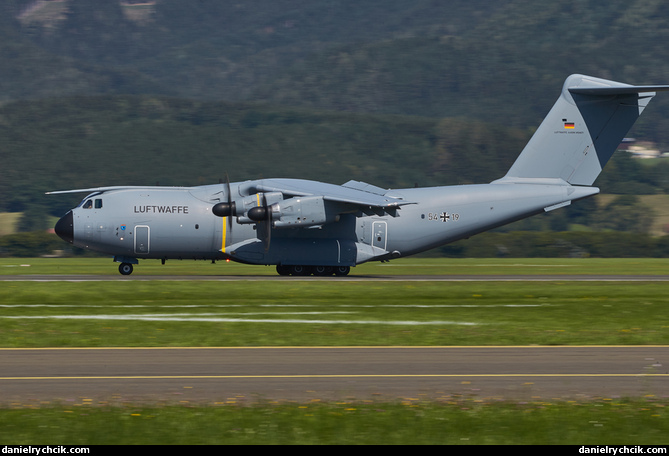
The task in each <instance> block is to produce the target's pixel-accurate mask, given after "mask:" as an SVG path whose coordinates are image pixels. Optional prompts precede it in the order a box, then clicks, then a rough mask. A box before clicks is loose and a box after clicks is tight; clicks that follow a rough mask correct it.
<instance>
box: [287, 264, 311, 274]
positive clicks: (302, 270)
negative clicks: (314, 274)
mask: <svg viewBox="0 0 669 456" xmlns="http://www.w3.org/2000/svg"><path fill="white" fill-rule="evenodd" d="M309 274H311V268H310V267H308V266H301V265H295V266H291V267H290V275H294V276H308V275H309Z"/></svg>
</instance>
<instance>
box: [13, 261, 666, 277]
mask: <svg viewBox="0 0 669 456" xmlns="http://www.w3.org/2000/svg"><path fill="white" fill-rule="evenodd" d="M117 268H118V263H114V262H113V261H112V259H111V258H0V275H26V274H58V275H62V274H86V275H103V274H104V275H110V274H111V275H118V269H117ZM667 273H669V259H667V258H421V257H412V258H404V259H399V260H393V261H390V262H388V263H379V262H374V263H366V264H363V265H360V266H357V267H355V268H351V276H360V275H364V276H386V275H435V276H439V275H459V274H474V275H490V274H493V275H494V274H502V275H509V274H511V275H513V274H518V275H521V274H531V275H545V274H551V275H553V274H566V275H583V274H597V275H601V274H605V275H606V274H612V275H618V274H622V275H629V274H631V275H666V274H667ZM137 275H148V276H151V275H209V276H239V275H272V276H274V275H276V270H275V268H274V266H253V265H245V264H239V263H234V262H225V261H219V262H217V263H216V264H212V263H211V262H208V261H192V260H168V261H167V262H166V263H165V265H161V264H160V261H158V260H141V261H140V263H139V265H136V266H135V271H134V272H133V277H134V276H137Z"/></svg>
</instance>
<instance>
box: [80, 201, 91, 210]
mask: <svg viewBox="0 0 669 456" xmlns="http://www.w3.org/2000/svg"><path fill="white" fill-rule="evenodd" d="M81 207H83V208H84V209H90V208H92V207H93V200H88V201H86V202H85V203H84V205H83V206H81Z"/></svg>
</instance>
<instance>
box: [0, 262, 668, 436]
mask: <svg viewBox="0 0 669 456" xmlns="http://www.w3.org/2000/svg"><path fill="white" fill-rule="evenodd" d="M668 266H669V261H668V260H664V259H648V260H646V259H619V260H610V259H609V260H600V259H574V260H562V259H512V260H499V259H471V260H434V259H419V258H417V259H412V260H409V259H406V260H402V261H397V262H395V261H394V262H391V263H389V264H369V265H363V266H361V267H358V268H355V269H354V270H353V271H352V276H356V275H363V276H366V277H370V276H379V277H383V276H388V275H395V274H403V275H404V274H409V275H411V274H418V275H428V276H430V275H449V274H451V275H452V274H513V273H519V274H565V275H566V277H565V278H564V280H558V281H552V282H438V281H431V280H427V281H421V282H410V281H401V280H394V281H388V280H378V281H364V282H354V281H342V280H338V279H337V278H332V280H326V281H314V280H288V281H248V280H244V279H245V277H244V276H245V275H263V274H269V275H274V274H275V272H274V270H273V268H270V267H249V266H243V265H237V264H226V263H219V264H216V265H213V264H211V263H206V262H187V261H183V262H179V261H174V262H168V263H167V264H166V265H165V266H161V265H160V263H159V262H157V261H149V262H142V263H141V264H140V265H139V266H138V267H136V268H135V274H136V275H137V276H142V275H154V274H155V275H157V274H160V275H168V276H169V275H188V274H194V275H214V276H215V275H224V274H225V275H235V276H239V278H240V280H238V281H231V282H228V281H199V282H198V281H188V280H185V281H170V280H165V281H139V280H133V278H134V277H136V276H135V275H133V276H130V277H128V278H125V279H124V280H120V281H88V282H61V281H58V282H20V281H8V282H0V306H1V307H0V309H1V310H0V346H1V347H70V346H268V345H274V346H280V345H505V344H507V345H526V344H538V345H546V344H564V345H568V344H579V345H588V344H592V345H625V344H635V345H638V344H661V345H666V344H669V313H668V312H667V304H668V301H669V294H668V293H667V286H669V284H666V283H663V282H573V281H569V280H568V276H569V275H573V274H648V275H654V274H657V275H660V274H663V273H664V271H665V270H667V267H668ZM0 274H3V275H7V274H20V275H25V274H55V275H61V274H90V275H98V274H114V275H116V274H118V273H117V271H116V265H115V264H114V263H112V262H111V260H108V259H1V260H0ZM0 387H1V385H0ZM668 405H669V399H668V398H659V397H643V398H629V399H628V398H600V399H591V400H583V401H565V400H556V401H553V402H545V401H537V402H526V403H516V402H510V401H505V400H503V399H501V398H500V399H496V400H491V399H482V398H477V397H475V396H473V397H452V398H450V399H445V400H444V401H441V402H420V401H418V400H416V399H411V398H406V399H399V400H398V401H397V402H394V403H320V402H315V403H303V404H298V403H282V404H276V403H267V404H254V405H244V404H241V403H238V402H235V401H234V400H232V401H230V403H225V404H210V405H206V406H203V405H195V404H182V405H176V404H171V405H155V406H147V405H142V406H138V405H134V404H116V405H110V404H93V403H92V402H90V401H87V400H86V399H85V398H81V401H80V402H78V403H70V404H60V403H45V404H38V405H36V404H34V403H30V402H26V403H16V404H14V405H12V406H11V407H9V408H5V409H0V444H23V445H26V444H121V443H123V444H153V443H162V444H192V443H196V444H197V443H202V444H221V443H227V444H262V443H269V444H277V443H279V444H282V443H288V444H379V443H381V444H383V443H386V444H598V445H601V444H608V445H614V444H628V445H629V444H655V445H659V444H662V445H666V444H667V443H669V437H668V436H669V414H668V413H667V412H666V410H667V406H668Z"/></svg>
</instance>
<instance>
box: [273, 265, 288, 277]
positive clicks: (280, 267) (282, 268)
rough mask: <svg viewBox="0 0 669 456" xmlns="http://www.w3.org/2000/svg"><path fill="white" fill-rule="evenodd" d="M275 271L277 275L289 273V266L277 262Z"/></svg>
mask: <svg viewBox="0 0 669 456" xmlns="http://www.w3.org/2000/svg"><path fill="white" fill-rule="evenodd" d="M276 272H278V273H279V275H282V276H287V275H290V267H288V266H283V265H281V264H277V265H276Z"/></svg>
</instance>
